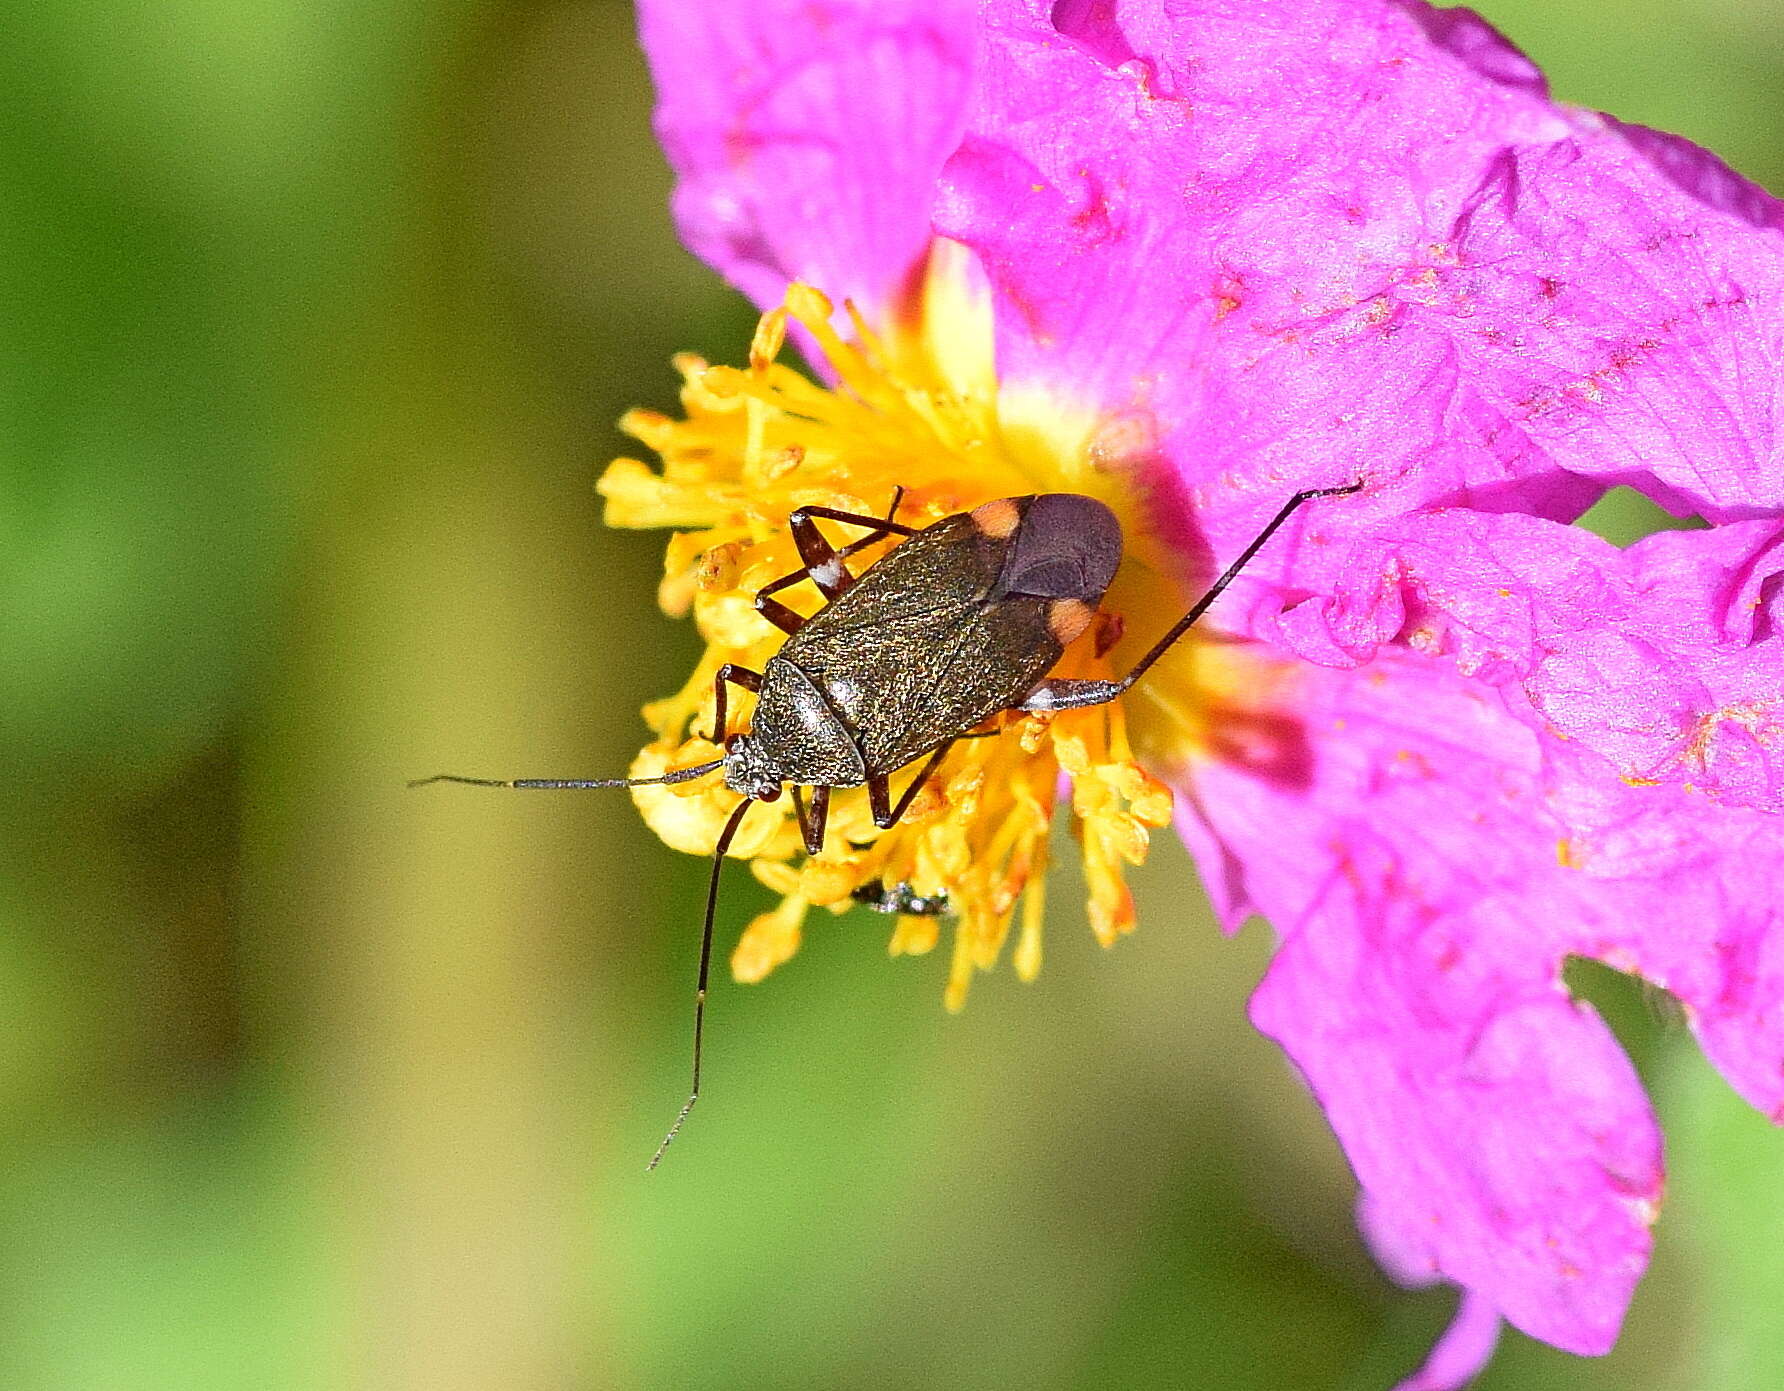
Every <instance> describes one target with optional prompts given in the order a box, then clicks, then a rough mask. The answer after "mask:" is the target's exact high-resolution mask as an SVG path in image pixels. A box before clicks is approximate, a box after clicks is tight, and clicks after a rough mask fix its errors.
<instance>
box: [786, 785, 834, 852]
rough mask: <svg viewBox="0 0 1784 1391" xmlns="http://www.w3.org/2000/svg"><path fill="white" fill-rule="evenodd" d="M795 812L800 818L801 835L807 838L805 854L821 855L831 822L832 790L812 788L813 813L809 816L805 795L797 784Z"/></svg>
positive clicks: (794, 795) (794, 798)
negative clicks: (826, 828) (825, 832)
mask: <svg viewBox="0 0 1784 1391" xmlns="http://www.w3.org/2000/svg"><path fill="white" fill-rule="evenodd" d="M793 812H794V814H795V815H796V816H798V818H799V834H800V835H802V836H804V837H805V853H806V854H808V855H821V854H822V853H823V851H824V827H825V826H827V825H828V824H829V822H830V789H829V788H828V787H822V786H820V787H814V788H812V790H811V811H810V812H809V814H808V813H807V811H806V807H805V795H804V794H803V793H802V792H800V790H799V785H798V784H797V783H795V784H794V785H793Z"/></svg>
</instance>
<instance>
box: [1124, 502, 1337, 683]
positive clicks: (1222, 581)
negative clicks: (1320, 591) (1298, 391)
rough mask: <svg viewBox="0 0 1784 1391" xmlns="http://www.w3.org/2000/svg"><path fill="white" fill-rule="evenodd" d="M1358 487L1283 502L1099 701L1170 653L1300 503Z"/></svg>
mask: <svg viewBox="0 0 1784 1391" xmlns="http://www.w3.org/2000/svg"><path fill="white" fill-rule="evenodd" d="M1362 486H1363V485H1362V483H1361V482H1356V483H1346V484H1344V485H1343V486H1342V487H1338V488H1309V489H1307V490H1306V491H1305V492H1301V493H1296V494H1295V495H1294V496H1293V497H1291V498H1290V499H1289V500H1288V501H1287V502H1285V503H1283V505H1282V510H1281V511H1280V512H1278V513H1277V514H1276V515H1275V516H1274V517H1272V518H1271V519H1270V524H1269V525H1268V526H1266V527H1265V528H1264V529H1263V530H1262V531H1260V532H1259V533H1258V534H1257V535H1256V537H1254V538H1253V539H1252V542H1251V544H1250V545H1249V546H1247V547H1246V548H1245V549H1244V550H1243V551H1241V552H1240V553H1239V558H1238V559H1237V560H1235V561H1234V562H1233V563H1232V564H1231V565H1229V566H1227V568H1226V570H1225V571H1224V572H1223V573H1222V574H1221V577H1220V578H1219V579H1217V580H1215V581H1214V583H1213V584H1212V585H1211V586H1210V587H1209V589H1208V592H1207V593H1206V594H1204V595H1203V596H1202V597H1201V598H1200V599H1197V600H1196V602H1195V606H1194V607H1193V608H1192V609H1190V611H1189V612H1188V613H1186V614H1184V615H1183V617H1182V618H1180V619H1178V620H1177V625H1176V627H1174V628H1172V629H1171V631H1170V632H1168V633H1166V634H1165V635H1164V636H1163V637H1162V638H1160V639H1159V640H1158V641H1157V642H1155V643H1153V645H1152V650H1151V651H1150V652H1148V653H1147V654H1146V655H1145V656H1144V657H1142V658H1140V660H1139V661H1138V662H1137V663H1136V664H1135V666H1134V669H1133V670H1132V671H1130V672H1128V674H1127V675H1126V676H1124V677H1122V678H1121V679H1120V680H1119V681H1115V682H1111V683H1110V684H1111V685H1112V686H1113V687H1114V690H1112V691H1111V692H1110V693H1109V694H1108V695H1107V696H1105V697H1103V698H1104V699H1105V700H1108V699H1113V698H1114V697H1115V696H1118V695H1120V694H1121V693H1122V692H1123V691H1125V690H1127V689H1128V687H1130V686H1132V685H1133V684H1134V682H1136V681H1138V680H1139V679H1140V678H1141V677H1142V676H1144V675H1145V674H1146V671H1147V668H1149V667H1150V666H1151V665H1152V664H1153V663H1154V662H1156V661H1157V660H1158V659H1159V658H1160V657H1162V656H1164V655H1165V653H1166V652H1168V651H1170V650H1171V644H1172V643H1174V642H1176V641H1177V639H1178V638H1180V637H1182V636H1183V635H1184V634H1185V633H1187V632H1188V631H1189V630H1190V628H1191V627H1193V626H1194V624H1195V621H1196V620H1197V619H1198V618H1200V617H1201V616H1202V615H1203V614H1205V613H1206V612H1208V606H1209V605H1210V604H1212V603H1213V602H1214V601H1215V600H1216V599H1218V598H1219V597H1220V595H1221V591H1222V590H1224V589H1225V588H1226V587H1227V586H1228V585H1229V584H1231V583H1232V582H1233V581H1234V580H1235V579H1237V578H1238V576H1239V572H1240V571H1241V570H1243V569H1244V568H1245V567H1246V566H1247V565H1249V564H1251V561H1252V558H1253V557H1254V556H1256V555H1257V553H1258V552H1259V551H1261V550H1262V549H1263V548H1264V542H1266V541H1268V540H1269V539H1270V538H1271V537H1272V536H1274V535H1275V534H1276V531H1277V529H1278V528H1279V527H1280V526H1281V525H1282V524H1283V523H1284V522H1286V521H1287V520H1288V519H1289V518H1290V517H1292V516H1294V514H1295V510H1296V509H1297V508H1299V507H1300V506H1301V505H1302V504H1303V503H1308V502H1312V501H1313V499H1314V498H1316V497H1343V496H1344V495H1345V494H1346V493H1354V492H1356V491H1357V490H1359V489H1360V488H1361V487H1362Z"/></svg>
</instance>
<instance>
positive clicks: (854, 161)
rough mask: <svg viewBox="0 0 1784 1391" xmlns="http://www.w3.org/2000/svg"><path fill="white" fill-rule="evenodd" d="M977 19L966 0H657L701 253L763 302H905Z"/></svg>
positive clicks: (689, 210)
mask: <svg viewBox="0 0 1784 1391" xmlns="http://www.w3.org/2000/svg"><path fill="white" fill-rule="evenodd" d="M972 16H973V9H972V5H971V3H970V0H751V2H750V3H748V4H725V3H714V4H691V3H687V0H644V3H641V4H640V6H639V18H640V26H641V29H642V33H643V38H644V45H645V49H646V52H647V53H648V54H649V57H650V62H651V70H652V72H653V74H654V76H655V78H656V83H657V92H658V105H657V133H658V135H659V136H660V137H661V139H662V141H663V146H664V148H665V150H666V151H667V152H668V155H669V160H670V163H671V164H672V165H674V167H675V170H676V172H677V173H678V174H679V175H680V183H679V185H678V186H677V189H676V194H675V213H676V219H677V222H678V223H679V225H680V228H681V232H682V236H683V237H684V238H685V239H686V241H687V243H688V245H689V246H690V247H692V248H693V250H694V251H695V253H696V254H698V255H699V256H701V257H703V258H704V259H705V260H706V261H708V262H709V263H710V264H711V265H713V266H714V267H715V268H717V269H718V270H719V271H720V272H722V273H723V274H724V275H725V276H726V277H727V278H728V279H730V280H731V281H732V282H733V283H734V284H736V285H737V286H738V287H739V288H740V289H742V290H743V291H744V292H745V293H746V294H748V295H749V296H750V297H751V298H752V299H754V300H755V301H756V303H757V304H758V305H760V306H762V307H763V308H768V307H771V306H772V305H774V304H777V303H779V302H780V299H781V296H782V294H783V292H784V291H785V290H786V287H787V284H788V282H789V281H792V280H804V281H808V282H810V283H812V284H815V285H819V286H821V287H823V289H824V290H825V291H826V292H828V293H829V294H831V295H833V296H839V297H840V296H844V295H847V296H851V297H853V298H854V299H855V301H856V302H857V303H858V304H860V305H861V306H862V307H863V308H864V309H866V310H868V311H869V312H877V311H879V310H882V309H883V308H885V307H886V306H887V305H888V304H890V303H892V302H893V301H894V300H895V299H896V297H897V294H898V292H899V291H900V289H901V287H902V286H903V285H904V283H905V282H906V281H907V279H908V278H909V277H910V276H911V275H912V274H913V273H914V272H915V270H916V269H917V267H918V266H919V264H920V262H921V259H922V257H923V255H924V253H925V251H926V249H927V247H928V244H929V239H930V226H929V220H930V203H931V200H932V198H933V196H934V186H935V180H936V175H937V173H938V171H939V170H940V169H941V166H942V162H943V161H944V160H945V159H946V158H947V156H948V155H949V153H950V152H951V151H952V150H953V149H954V147H955V146H956V145H957V144H958V142H959V138H960V130H961V123H962V120H963V118H964V113H965V104H966V100H967V94H968V91H969V88H970V85H971V66H972V25H973V18H972Z"/></svg>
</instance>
